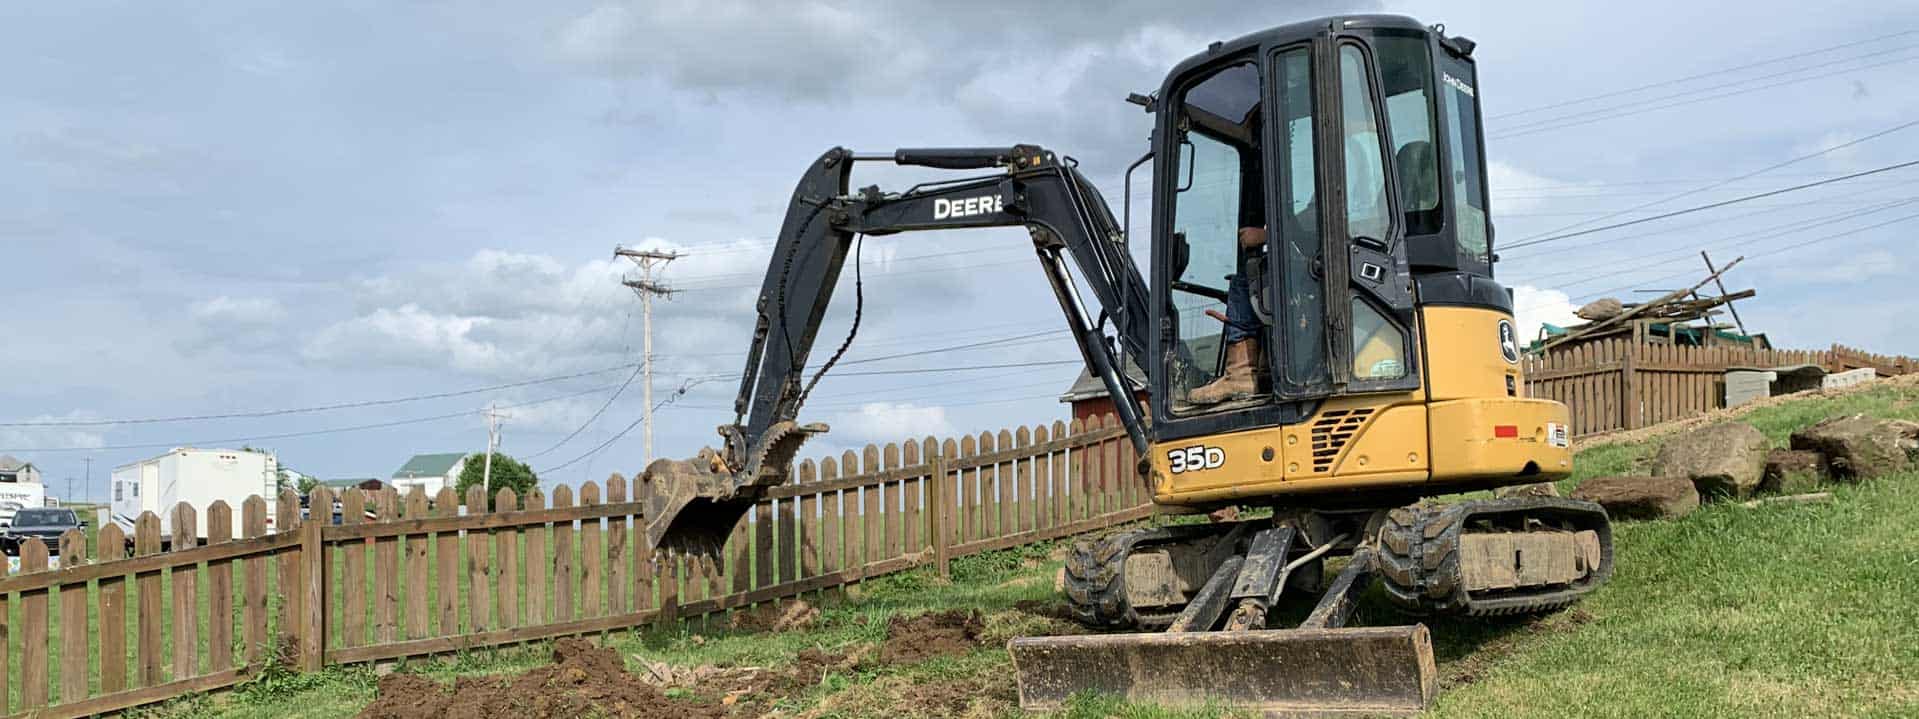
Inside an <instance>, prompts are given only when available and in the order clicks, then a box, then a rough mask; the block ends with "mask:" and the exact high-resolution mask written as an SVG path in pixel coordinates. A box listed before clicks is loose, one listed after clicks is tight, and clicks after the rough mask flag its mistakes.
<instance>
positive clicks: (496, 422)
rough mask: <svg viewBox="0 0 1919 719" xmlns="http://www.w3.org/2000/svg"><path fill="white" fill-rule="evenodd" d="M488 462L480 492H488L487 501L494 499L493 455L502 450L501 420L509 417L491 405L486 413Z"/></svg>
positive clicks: (485, 466)
mask: <svg viewBox="0 0 1919 719" xmlns="http://www.w3.org/2000/svg"><path fill="white" fill-rule="evenodd" d="M482 414H485V415H486V460H485V462H486V463H485V464H484V465H481V470H480V490H481V491H483V492H486V496H487V501H489V502H491V501H493V500H492V497H493V453H494V452H497V451H499V450H500V420H502V419H505V418H506V417H507V416H508V415H507V414H506V413H504V412H501V411H500V410H499V409H497V408H495V407H494V406H493V405H491V404H489V405H487V406H486V411H485V412H483V413H482Z"/></svg>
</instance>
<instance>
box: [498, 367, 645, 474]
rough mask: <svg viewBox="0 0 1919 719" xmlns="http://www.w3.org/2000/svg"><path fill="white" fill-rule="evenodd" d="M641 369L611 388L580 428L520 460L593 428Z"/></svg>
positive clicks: (540, 453) (547, 449) (636, 368)
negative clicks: (603, 400) (611, 391)
mask: <svg viewBox="0 0 1919 719" xmlns="http://www.w3.org/2000/svg"><path fill="white" fill-rule="evenodd" d="M641 369H643V367H634V368H633V373H632V374H629V375H627V376H626V381H625V382H621V383H620V384H619V386H617V387H615V388H613V394H611V395H608V396H607V398H606V401H605V402H602V403H600V408H599V409H596V410H593V416H591V417H588V418H586V421H585V422H582V423H580V426H578V427H575V428H573V431H572V432H568V433H567V435H566V436H565V437H561V438H560V441H558V442H554V443H553V445H552V446H550V447H547V448H546V449H542V450H540V451H538V452H534V453H532V454H529V455H526V456H523V457H521V458H520V459H522V460H528V459H533V458H534V457H538V456H540V455H543V454H546V453H548V452H552V451H553V450H556V449H559V448H560V447H561V446H562V445H564V444H566V443H567V442H571V441H573V438H574V437H578V436H580V433H581V432H585V431H586V428H587V427H591V426H593V423H594V422H596V421H599V419H600V415H602V414H605V413H606V408H608V407H611V406H613V401H614V400H617V399H619V398H620V394H621V393H623V392H625V391H626V388H627V387H628V386H630V385H632V384H633V380H634V379H636V378H638V377H639V376H640V370H641Z"/></svg>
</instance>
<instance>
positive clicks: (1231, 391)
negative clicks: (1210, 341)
mask: <svg viewBox="0 0 1919 719" xmlns="http://www.w3.org/2000/svg"><path fill="white" fill-rule="evenodd" d="M1264 329H1265V325H1263V324H1261V323H1260V321H1259V315H1257V314H1254V312H1253V293H1252V287H1251V286H1250V285H1249V284H1248V283H1247V281H1246V277H1245V276H1244V275H1233V276H1232V278H1231V279H1230V280H1229V281H1228V283H1227V285H1226V328H1225V330H1224V332H1223V333H1222V335H1221V337H1220V338H1221V339H1222V340H1224V341H1225V342H1226V366H1225V367H1224V368H1222V369H1221V371H1220V374H1219V379H1216V380H1213V381H1212V383H1210V384H1207V385H1206V386H1204V387H1197V388H1194V389H1193V391H1191V392H1189V393H1187V394H1186V399H1187V401H1189V402H1192V403H1194V404H1218V403H1220V402H1224V401H1226V400H1229V399H1235V398H1239V397H1246V396H1249V395H1252V394H1256V393H1258V392H1259V381H1258V378H1257V377H1255V376H1254V372H1255V369H1256V368H1257V367H1258V366H1259V334H1260V332H1261V331H1262V330H1264Z"/></svg>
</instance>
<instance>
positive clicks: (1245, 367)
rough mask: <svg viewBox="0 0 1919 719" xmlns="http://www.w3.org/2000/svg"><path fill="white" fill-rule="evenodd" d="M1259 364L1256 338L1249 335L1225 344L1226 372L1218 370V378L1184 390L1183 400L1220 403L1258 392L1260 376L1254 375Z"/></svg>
mask: <svg viewBox="0 0 1919 719" xmlns="http://www.w3.org/2000/svg"><path fill="white" fill-rule="evenodd" d="M1258 366H1259V340H1256V339H1250V338H1249V339H1243V340H1240V341H1238V342H1234V343H1232V344H1229V345H1226V371H1224V372H1221V373H1220V375H1219V379H1216V380H1213V381H1212V382H1211V383H1209V384H1207V385H1206V386H1204V387H1197V388H1194V389H1193V391H1191V392H1188V393H1186V401H1188V402H1191V403H1193V404H1219V403H1221V402H1224V401H1226V400H1229V399H1240V398H1244V397H1248V396H1251V395H1254V394H1258V393H1259V378H1258V377H1257V376H1256V374H1255V372H1256V369H1255V368H1257V367H1258Z"/></svg>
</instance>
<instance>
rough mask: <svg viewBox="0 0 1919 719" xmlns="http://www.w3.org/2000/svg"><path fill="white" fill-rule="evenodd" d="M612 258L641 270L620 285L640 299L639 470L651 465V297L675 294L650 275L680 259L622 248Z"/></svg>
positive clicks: (665, 254) (649, 251) (677, 255)
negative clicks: (642, 432) (642, 440)
mask: <svg viewBox="0 0 1919 719" xmlns="http://www.w3.org/2000/svg"><path fill="white" fill-rule="evenodd" d="M613 256H614V257H625V258H627V259H629V260H632V261H633V264H636V265H639V267H640V276H639V279H633V278H631V277H628V278H626V279H625V280H622V281H621V282H620V284H623V285H626V286H627V287H630V288H632V289H633V294H636V295H639V297H640V316H641V318H642V319H641V324H640V326H641V335H642V338H641V340H640V372H641V373H642V374H643V375H644V379H643V380H642V384H641V385H640V390H641V398H642V399H641V401H642V402H645V403H646V407H645V411H646V454H645V459H644V460H643V461H642V463H641V466H646V465H648V464H652V463H653V296H654V295H659V296H661V297H672V296H673V293H674V292H675V290H674V289H673V288H671V287H667V286H666V285H664V284H661V283H660V282H658V281H656V280H655V279H654V278H653V271H654V270H655V269H665V267H666V263H668V262H672V261H673V260H677V259H679V258H680V255H679V253H677V252H660V251H658V250H629V249H626V248H624V247H615V248H613Z"/></svg>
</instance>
